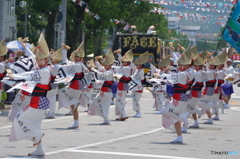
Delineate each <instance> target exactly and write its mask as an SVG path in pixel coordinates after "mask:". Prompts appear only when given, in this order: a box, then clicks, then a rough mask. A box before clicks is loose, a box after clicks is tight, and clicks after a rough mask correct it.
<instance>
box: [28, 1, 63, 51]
mask: <svg viewBox="0 0 240 159" xmlns="http://www.w3.org/2000/svg"><path fill="white" fill-rule="evenodd" d="M26 2H27V4H28V5H27V9H28V10H29V11H30V12H32V13H38V14H42V15H43V16H44V17H45V18H46V21H47V24H46V27H45V29H46V33H45V35H46V41H47V43H48V46H49V48H53V46H54V24H55V22H56V21H55V20H56V17H57V15H58V11H59V4H61V0H41V1H32V0H26Z"/></svg>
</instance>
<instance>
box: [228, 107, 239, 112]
mask: <svg viewBox="0 0 240 159" xmlns="http://www.w3.org/2000/svg"><path fill="white" fill-rule="evenodd" d="M230 109H233V110H237V111H240V108H239V107H235V108H230Z"/></svg>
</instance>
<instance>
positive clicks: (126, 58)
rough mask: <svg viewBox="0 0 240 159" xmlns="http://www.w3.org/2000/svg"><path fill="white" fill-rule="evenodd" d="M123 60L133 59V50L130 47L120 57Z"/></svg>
mask: <svg viewBox="0 0 240 159" xmlns="http://www.w3.org/2000/svg"><path fill="white" fill-rule="evenodd" d="M121 60H122V61H123V62H129V61H132V60H133V52H132V49H130V50H128V51H127V52H126V53H125V54H124V56H123V58H122V59H121Z"/></svg>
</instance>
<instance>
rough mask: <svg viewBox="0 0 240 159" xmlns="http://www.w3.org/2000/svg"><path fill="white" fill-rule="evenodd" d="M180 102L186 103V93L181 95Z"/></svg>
mask: <svg viewBox="0 0 240 159" xmlns="http://www.w3.org/2000/svg"><path fill="white" fill-rule="evenodd" d="M180 101H188V95H187V94H186V93H181V94H180Z"/></svg>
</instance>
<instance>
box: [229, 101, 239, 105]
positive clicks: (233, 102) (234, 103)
mask: <svg viewBox="0 0 240 159" xmlns="http://www.w3.org/2000/svg"><path fill="white" fill-rule="evenodd" d="M230 103H231V105H238V103H237V102H235V101H231V102H230Z"/></svg>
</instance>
